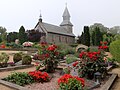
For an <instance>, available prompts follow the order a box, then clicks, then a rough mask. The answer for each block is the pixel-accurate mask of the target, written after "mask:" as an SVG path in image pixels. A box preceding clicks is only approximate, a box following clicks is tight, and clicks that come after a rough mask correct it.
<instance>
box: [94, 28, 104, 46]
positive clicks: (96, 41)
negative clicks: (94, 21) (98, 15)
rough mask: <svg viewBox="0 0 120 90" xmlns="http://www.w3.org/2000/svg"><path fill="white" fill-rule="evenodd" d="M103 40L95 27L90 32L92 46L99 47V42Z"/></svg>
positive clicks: (98, 29)
mask: <svg viewBox="0 0 120 90" xmlns="http://www.w3.org/2000/svg"><path fill="white" fill-rule="evenodd" d="M102 40H103V37H102V32H101V31H100V28H99V27H96V28H95V30H94V31H93V32H92V44H93V45H95V46H99V45H100V41H102Z"/></svg>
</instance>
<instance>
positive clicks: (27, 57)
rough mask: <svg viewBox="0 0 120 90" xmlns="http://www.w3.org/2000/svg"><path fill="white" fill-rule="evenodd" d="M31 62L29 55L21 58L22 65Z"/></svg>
mask: <svg viewBox="0 0 120 90" xmlns="http://www.w3.org/2000/svg"><path fill="white" fill-rule="evenodd" d="M31 62H32V58H31V57H30V56H29V55H25V56H24V57H23V58H22V64H23V65H29V64H31Z"/></svg>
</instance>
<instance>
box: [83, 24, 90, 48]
mask: <svg viewBox="0 0 120 90" xmlns="http://www.w3.org/2000/svg"><path fill="white" fill-rule="evenodd" d="M84 45H86V46H88V47H89V46H90V33H89V27H88V26H84Z"/></svg>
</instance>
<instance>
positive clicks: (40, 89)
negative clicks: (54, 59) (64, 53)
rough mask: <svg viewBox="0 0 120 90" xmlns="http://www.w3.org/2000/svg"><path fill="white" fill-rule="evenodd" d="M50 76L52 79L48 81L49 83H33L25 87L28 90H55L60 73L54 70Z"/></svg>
mask: <svg viewBox="0 0 120 90" xmlns="http://www.w3.org/2000/svg"><path fill="white" fill-rule="evenodd" d="M52 76H53V78H52V79H51V80H50V82H44V83H34V84H31V85H26V86H25V87H26V88H28V90H57V88H58V85H57V80H58V78H59V77H60V71H58V70H56V72H55V73H53V74H52Z"/></svg>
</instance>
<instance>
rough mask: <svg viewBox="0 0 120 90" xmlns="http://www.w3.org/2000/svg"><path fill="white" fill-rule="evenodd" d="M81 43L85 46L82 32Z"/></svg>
mask: <svg viewBox="0 0 120 90" xmlns="http://www.w3.org/2000/svg"><path fill="white" fill-rule="evenodd" d="M80 41H81V44H84V32H82V34H81V36H80Z"/></svg>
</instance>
